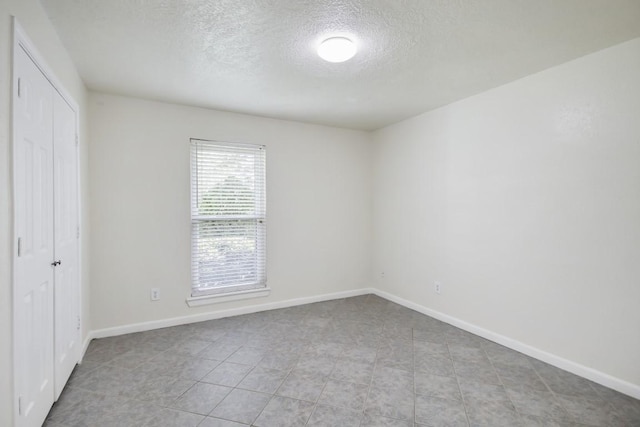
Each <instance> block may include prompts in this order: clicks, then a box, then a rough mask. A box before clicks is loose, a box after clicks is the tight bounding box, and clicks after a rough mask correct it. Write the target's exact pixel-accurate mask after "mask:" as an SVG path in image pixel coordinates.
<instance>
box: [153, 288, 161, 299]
mask: <svg viewBox="0 0 640 427" xmlns="http://www.w3.org/2000/svg"><path fill="white" fill-rule="evenodd" d="M159 299H160V289H159V288H151V301H158V300H159Z"/></svg>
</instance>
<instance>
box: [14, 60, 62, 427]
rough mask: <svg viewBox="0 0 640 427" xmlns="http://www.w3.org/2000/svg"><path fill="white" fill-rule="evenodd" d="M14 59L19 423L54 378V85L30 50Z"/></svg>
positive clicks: (38, 407)
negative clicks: (28, 54)
mask: <svg viewBox="0 0 640 427" xmlns="http://www.w3.org/2000/svg"><path fill="white" fill-rule="evenodd" d="M15 59H16V62H15V64H14V71H15V72H14V79H15V80H14V84H16V85H18V86H17V87H19V93H18V94H17V97H14V138H15V139H14V153H15V154H14V155H15V169H14V183H15V205H16V208H15V209H16V216H15V229H16V234H17V236H16V237H17V238H18V239H19V240H18V244H17V249H18V252H19V253H18V254H17V257H16V258H15V264H14V265H15V270H14V274H15V292H14V322H15V323H14V346H15V349H14V356H15V357H14V365H15V366H14V372H15V388H16V394H17V402H16V404H17V406H18V408H17V411H16V414H17V416H16V423H17V425H19V426H40V425H42V422H43V421H44V419H45V417H46V415H47V413H48V412H49V409H50V408H51V405H52V404H53V399H54V382H53V332H54V329H53V321H52V320H53V302H54V300H53V296H54V284H53V280H54V273H53V267H52V266H51V262H52V261H53V259H54V252H53V249H54V239H53V237H54V236H53V180H52V179H51V177H52V176H53V140H52V139H53V135H52V130H53V129H52V127H53V113H52V106H53V103H52V101H53V98H52V96H53V88H52V86H51V85H50V83H49V81H48V80H47V79H46V78H45V77H44V75H43V74H42V73H41V72H40V70H39V69H38V68H37V67H36V66H35V64H34V63H33V62H32V61H31V59H30V58H29V57H28V56H27V54H26V53H25V52H24V51H23V50H22V49H18V51H17V52H16V57H15Z"/></svg>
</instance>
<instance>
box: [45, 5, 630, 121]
mask: <svg viewBox="0 0 640 427" xmlns="http://www.w3.org/2000/svg"><path fill="white" fill-rule="evenodd" d="M41 2H42V4H43V6H44V7H45V9H46V10H47V13H48V14H49V16H50V18H51V21H52V22H53V24H54V26H55V27H56V29H57V31H58V33H59V34H60V37H61V39H62V41H63V43H64V44H65V45H66V47H67V49H68V50H69V52H70V54H71V56H72V58H73V60H74V62H75V63H76V64H77V66H78V69H79V72H80V74H81V76H82V78H83V79H84V81H85V83H86V84H87V86H88V87H89V88H91V89H94V90H98V91H103V92H109V93H116V94H124V95H131V96H138V97H142V98H148V99H156V100H162V101H169V102H175V103H180V104H187V105H194V106H201V107H207V108H215V109H220V110H228V111H237V112H243V113H249V114H256V115H262V116H268V117H276V118H284V119H291V120H299V121H305V122H313V123H321V124H329V125H334V126H341V127H348V128H355V129H377V128H380V127H382V126H385V125H388V124H391V123H394V122H397V121H399V120H402V119H404V118H407V117H410V116H413V115H416V114H419V113H422V112H424V111H427V110H430V109H433V108H436V107H439V106H442V105H445V104H448V103H450V102H453V101H456V100H459V99H462V98H465V97H468V96H470V95H473V94H476V93H479V92H482V91H484V90H487V89H489V88H492V87H495V86H498V85H501V84H504V83H507V82H509V81H512V80H515V79H517V78H519V77H522V76H525V75H528V74H531V73H534V72H537V71H540V70H543V69H545V68H549V67H551V66H554V65H557V64H560V63H563V62H566V61H568V60H571V59H574V58H577V57H579V56H582V55H585V54H587V53H590V52H593V51H596V50H599V49H602V48H605V47H608V46H612V45H614V44H617V43H620V42H623V41H626V40H629V39H632V38H635V37H640V24H639V22H640V0H368V1H365V0H362V1H357V0H41ZM341 34H348V35H353V36H354V38H355V40H356V42H357V43H358V45H359V52H358V54H357V55H356V56H355V57H354V58H353V59H352V60H350V61H348V62H345V63H341V64H332V63H328V62H324V61H322V60H321V59H320V58H319V57H318V56H317V55H316V52H315V51H316V47H317V44H318V43H319V42H320V41H321V40H322V39H323V38H325V37H326V36H329V35H341Z"/></svg>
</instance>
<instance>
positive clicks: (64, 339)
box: [53, 92, 80, 399]
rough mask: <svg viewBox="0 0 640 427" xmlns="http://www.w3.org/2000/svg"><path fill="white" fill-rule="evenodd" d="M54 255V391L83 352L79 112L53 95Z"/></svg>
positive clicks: (56, 95)
mask: <svg viewBox="0 0 640 427" xmlns="http://www.w3.org/2000/svg"><path fill="white" fill-rule="evenodd" d="M53 98H54V99H53V106H54V108H53V153H54V200H55V202H54V205H55V216H54V217H55V220H54V224H55V225H54V236H55V245H54V247H55V257H56V260H60V262H61V264H60V265H58V266H57V267H56V268H55V285H56V287H55V391H56V393H55V395H56V399H57V397H58V396H59V395H60V393H61V392H62V389H63V387H64V385H65V384H66V382H67V380H68V379H69V376H70V375H71V371H73V368H74V367H75V365H76V362H77V361H78V359H79V354H80V329H79V321H78V319H79V304H80V301H79V300H78V298H79V294H80V289H79V283H80V278H79V268H78V265H79V254H78V182H77V176H78V174H77V171H78V168H77V155H76V153H77V151H76V114H75V112H74V111H73V109H72V108H71V107H70V106H69V105H68V104H67V103H66V101H65V100H64V99H63V98H62V97H61V96H60V94H58V93H57V92H54V95H53Z"/></svg>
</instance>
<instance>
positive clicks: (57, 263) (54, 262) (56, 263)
mask: <svg viewBox="0 0 640 427" xmlns="http://www.w3.org/2000/svg"><path fill="white" fill-rule="evenodd" d="M60 264H62V261H60V260H57V261H53V262H52V263H51V265H52V266H54V267H55V266H57V265H60Z"/></svg>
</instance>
